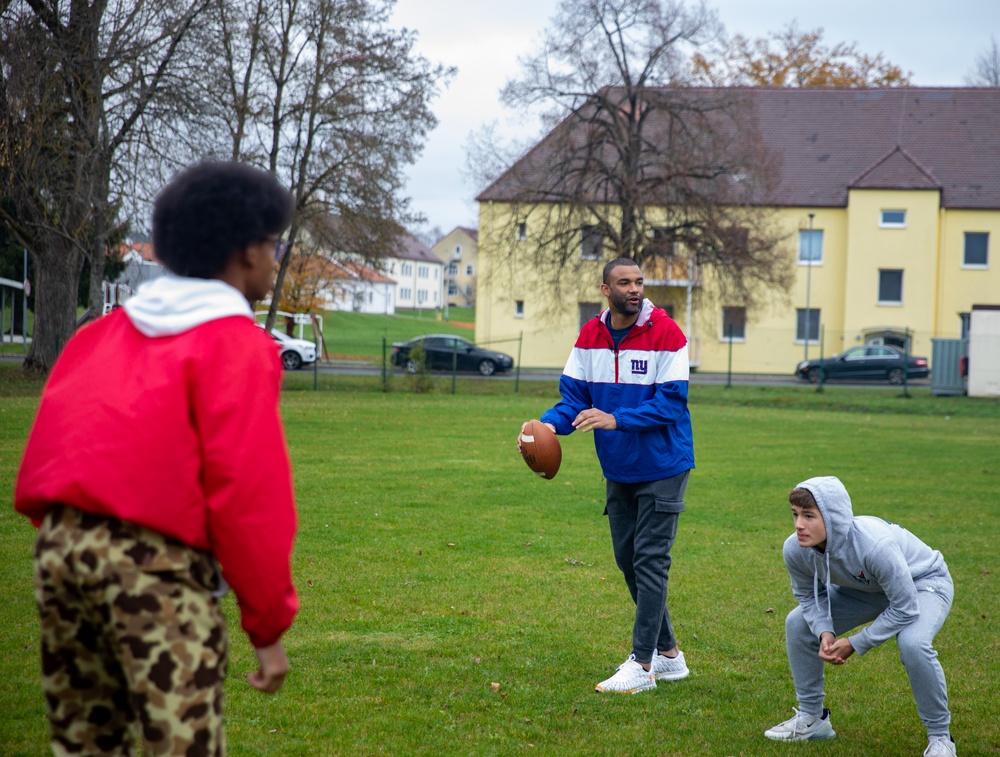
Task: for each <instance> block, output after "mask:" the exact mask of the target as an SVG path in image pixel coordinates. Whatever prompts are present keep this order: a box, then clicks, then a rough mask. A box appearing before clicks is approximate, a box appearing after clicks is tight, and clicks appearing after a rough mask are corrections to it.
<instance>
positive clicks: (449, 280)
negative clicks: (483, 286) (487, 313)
mask: <svg viewBox="0 0 1000 757" xmlns="http://www.w3.org/2000/svg"><path fill="white" fill-rule="evenodd" d="M431 250H432V251H433V252H434V254H435V255H437V256H438V258H439V259H440V260H441V262H443V263H444V265H445V270H444V276H445V279H444V280H445V288H446V290H447V294H446V295H445V296H446V298H447V302H448V304H449V305H459V306H467V307H471V306H474V305H475V304H476V268H477V266H478V264H479V232H478V231H477V230H476V229H469V228H466V227H464V226H456V227H455V228H454V229H453V230H452V231H451V233H449V234H448V235H446V236H445V237H444V238H442V239H441V240H440V241H439V242H438V243H437V244H435V245H434V246H433V247H432V248H431Z"/></svg>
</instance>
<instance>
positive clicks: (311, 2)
mask: <svg viewBox="0 0 1000 757" xmlns="http://www.w3.org/2000/svg"><path fill="white" fill-rule="evenodd" d="M390 11H391V3H390V2H385V1H383V0H376V1H375V2H371V1H369V0H336V2H335V1H334V0H257V1H256V2H255V3H252V4H249V5H247V4H244V3H241V2H236V1H235V0H216V2H215V6H214V8H213V15H214V17H215V23H214V24H213V28H212V33H213V34H214V35H216V36H215V38H214V42H213V44H212V46H211V48H210V49H212V50H220V49H221V50H222V51H223V55H222V56H221V59H220V58H217V57H216V58H209V59H206V61H205V66H206V70H207V71H211V72H212V73H213V75H212V76H209V77H207V78H205V77H203V79H204V81H205V82H206V84H208V85H209V86H206V88H205V89H204V90H203V91H202V95H203V99H204V100H205V101H206V103H215V104H216V106H217V107H216V108H215V117H216V119H215V120H216V121H217V122H218V123H219V124H221V125H222V126H223V128H224V129H225V131H224V132H221V133H225V134H226V135H227V137H228V144H227V145H225V146H222V147H224V149H226V151H227V152H228V153H229V155H230V156H231V157H233V158H236V159H240V160H246V161H249V162H254V163H257V164H258V165H261V166H263V167H266V168H268V169H270V170H271V171H273V172H274V173H275V174H276V175H277V176H279V177H280V178H281V179H282V180H283V181H285V182H286V183H287V185H288V186H290V187H291V189H292V192H293V194H294V197H295V205H296V216H295V220H294V221H293V224H292V227H291V228H290V229H289V232H288V235H287V240H286V241H287V243H288V246H289V248H290V249H291V250H292V254H291V255H286V256H285V258H284V259H283V261H282V266H281V268H280V270H279V273H278V281H277V284H276V287H275V290H276V292H277V293H278V296H276V297H273V298H272V305H271V312H270V313H269V316H268V324H269V325H270V324H271V323H273V319H274V313H275V312H276V308H277V303H278V301H279V300H280V296H281V295H280V293H281V291H282V286H283V284H284V281H285V277H286V274H287V270H288V266H289V265H290V264H291V259H292V256H293V255H294V254H295V250H296V249H297V248H296V242H297V240H298V238H299V236H300V234H301V233H302V232H303V229H305V228H307V227H308V228H310V229H311V232H310V233H312V234H316V233H318V232H317V230H323V229H325V230H327V231H328V232H329V234H330V236H329V238H327V239H324V240H323V241H324V242H326V243H327V244H328V249H332V250H335V251H350V252H354V253H358V254H360V255H362V256H365V257H367V258H369V259H374V258H377V257H378V256H380V255H382V254H384V252H385V250H386V249H387V248H389V247H390V246H391V244H392V243H393V242H394V241H395V240H396V239H397V238H398V236H399V234H400V232H401V228H402V225H403V224H404V223H412V222H414V221H417V220H419V219H418V218H416V217H414V216H413V215H412V214H411V213H410V211H409V208H408V201H407V200H406V199H405V198H403V197H402V196H401V193H402V186H403V175H402V171H403V168H404V166H405V165H407V164H409V163H412V162H413V161H414V160H415V159H416V157H417V155H418V154H419V151H420V149H421V148H422V146H423V142H424V138H425V137H426V135H427V133H428V132H429V131H430V129H431V128H433V127H434V125H435V124H436V123H437V121H436V118H435V117H434V115H433V113H432V112H431V111H430V107H429V105H430V101H431V99H432V98H433V96H434V95H435V94H436V92H437V87H438V86H439V84H440V83H441V82H443V81H444V80H445V79H446V78H447V77H448V76H450V74H451V71H450V70H449V69H446V68H444V67H442V66H440V65H433V64H431V63H429V62H428V61H427V60H425V59H424V58H422V57H420V56H418V55H416V54H415V53H414V52H413V42H414V35H413V33H412V32H409V31H407V30H405V29H403V30H396V29H393V28H390V26H389V23H388V22H389V14H390ZM220 93H222V96H221V98H220ZM324 215H332V216H335V217H336V218H337V222H336V223H333V224H322V223H313V221H314V220H315V219H317V218H318V217H321V216H324Z"/></svg>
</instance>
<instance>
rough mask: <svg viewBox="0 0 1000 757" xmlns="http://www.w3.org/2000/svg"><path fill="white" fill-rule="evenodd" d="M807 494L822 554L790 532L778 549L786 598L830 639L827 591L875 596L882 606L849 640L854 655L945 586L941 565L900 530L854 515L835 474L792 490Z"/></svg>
mask: <svg viewBox="0 0 1000 757" xmlns="http://www.w3.org/2000/svg"><path fill="white" fill-rule="evenodd" d="M799 487H801V488H803V489H808V490H809V491H810V492H811V493H812V495H813V497H814V498H815V500H816V504H817V505H818V506H819V511H820V514H821V515H822V516H823V524H824V525H825V526H826V550H825V551H823V550H820V549H819V548H817V547H800V546H799V543H798V539H797V538H796V536H795V534H792V535H791V536H789V537H788V539H786V540H785V545H784V548H783V549H782V553H783V556H784V558H785V566H786V567H787V568H788V573H789V575H790V576H791V579H792V593H793V594H794V595H795V598H796V599H797V600H798V601H799V604H800V605H801V607H802V613H803V615H804V616H805V619H806V622H807V623H808V624H809V628H810V629H811V630H812V632H813V633H814V634H816V636H817V638H818V637H819V636H820V635H821V634H823V633H824V632H826V631H829V632H831V633H833V621H832V620H831V618H830V600H829V587H830V586H843V587H848V588H850V589H854V590H856V591H861V592H868V593H872V594H881V595H882V596H884V597H886V598H887V599H888V602H889V606H888V607H887V608H886V609H885V610H884V611H883V612H882V614H880V615H879V616H878V617H877V618H875V620H874V621H873V622H872V624H871V625H869V626H867V627H866V628H864V629H862V630H861V631H859V632H858V633H856V634H855V635H853V636H850V637H848V640H849V641H850V642H851V646H853V647H854V650H855V651H856V652H857V653H858V654H864V653H865V652H867V651H868V650H869V649H871V648H873V647H877V646H878V645H879V644H881V643H883V642H885V641H887V640H889V639H890V638H892V637H893V636H895V635H896V634H897V633H899V631H900V629H902V628H903V627H905V626H906V625H908V624H910V623H912V622H913V621H914V620H915V619H916V617H917V615H918V614H919V609H918V606H917V592H918V591H934V590H935V587H936V586H938V585H939V582H940V581H941V580H947V581H951V577H950V575H949V573H948V566H947V565H945V562H944V558H943V557H942V556H941V553H940V552H938V551H937V550H934V549H931V548H930V547H928V546H927V545H926V544H924V543H923V542H922V541H920V539H918V538H917V537H916V536H914V535H913V534H911V533H910V532H909V531H907V530H906V529H905V528H902V527H901V526H897V525H896V524H894V523H889V522H887V521H884V520H882V519H881V518H874V517H872V516H869V515H859V516H856V517H855V515H854V513H853V511H852V510H851V498H850V497H849V496H848V494H847V489H845V488H844V485H843V484H842V483H841V482H840V479H838V478H836V477H835V476H819V477H817V478H810V479H808V480H807V481H803V482H802V483H801V484H799V485H798V487H796V488H799Z"/></svg>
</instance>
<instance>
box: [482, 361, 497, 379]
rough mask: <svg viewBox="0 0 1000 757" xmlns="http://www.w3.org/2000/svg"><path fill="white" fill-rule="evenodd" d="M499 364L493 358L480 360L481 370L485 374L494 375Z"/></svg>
mask: <svg viewBox="0 0 1000 757" xmlns="http://www.w3.org/2000/svg"><path fill="white" fill-rule="evenodd" d="M496 370H497V365H496V363H494V362H493V361H492V360H480V361H479V372H480V373H481V374H483V375H484V376H492V375H493V374H494V373H496Z"/></svg>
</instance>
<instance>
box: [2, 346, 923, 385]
mask: <svg viewBox="0 0 1000 757" xmlns="http://www.w3.org/2000/svg"><path fill="white" fill-rule="evenodd" d="M23 357H24V356H23V355H20V354H15V355H12V354H10V353H7V354H4V355H0V360H4V361H7V360H10V361H14V360H22V359H23ZM312 370H313V367H312V366H306V367H305V368H303V369H302V370H301V371H300V372H301V373H310V372H311V371H312ZM316 370H317V371H318V372H319V373H324V374H341V375H347V376H379V375H381V373H382V368H381V367H380V366H377V365H373V364H372V363H370V362H367V361H363V360H335V361H332V362H330V363H323V364H321V365H319V366H317V367H316ZM561 373H562V370H561V369H558V368H527V369H524V370H522V371H521V375H520V380H521V381H557V380H558V379H559V376H560V374H561ZM394 374H395V375H397V376H402V375H403V370H402V369H400V368H396V369H394ZM434 375H435V376H438V377H447V376H450V375H451V374H450V373H447V372H439V371H435V373H434ZM458 375H459V377H460V378H463V379H464V378H472V379H480V380H483V381H514V380H515V379H516V378H517V376H516V374H514V373H500V374H496V375H494V376H480V375H479V374H478V373H459V374H458ZM691 383H692V384H725V383H727V378H726V374H725V373H702V372H699V371H694V372H692V374H691ZM732 383H733V384H734V385H736V386H808V384H806V383H805V382H804V381H801V380H799V379H797V378H795V377H794V376H782V375H778V374H748V373H734V374H733V377H732ZM829 385H830V386H856V387H867V388H885V389H898V388H899V387H894V386H891V385H890V384H888V383H883V382H877V381H869V382H864V383H862V382H848V381H834V382H830V384H829ZM909 385H910V386H912V387H914V388H917V387H927V386H930V380H929V379H916V380H913V381H911V382H910V383H909Z"/></svg>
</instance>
